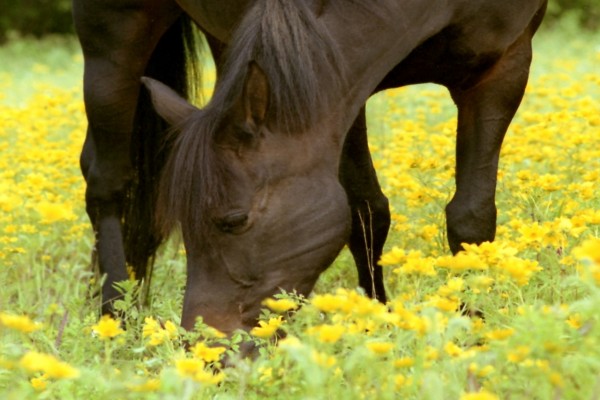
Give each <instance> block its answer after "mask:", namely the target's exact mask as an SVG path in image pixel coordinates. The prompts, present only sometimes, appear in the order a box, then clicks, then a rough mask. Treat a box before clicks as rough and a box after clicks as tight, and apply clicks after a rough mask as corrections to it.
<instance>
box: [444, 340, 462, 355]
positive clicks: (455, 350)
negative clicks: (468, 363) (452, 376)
mask: <svg viewBox="0 0 600 400" xmlns="http://www.w3.org/2000/svg"><path fill="white" fill-rule="evenodd" d="M444 351H445V352H446V353H447V354H448V355H449V356H450V357H458V356H460V355H461V354H462V353H463V349H461V348H460V347H458V346H457V345H456V344H455V343H453V342H447V343H446V344H445V345H444Z"/></svg>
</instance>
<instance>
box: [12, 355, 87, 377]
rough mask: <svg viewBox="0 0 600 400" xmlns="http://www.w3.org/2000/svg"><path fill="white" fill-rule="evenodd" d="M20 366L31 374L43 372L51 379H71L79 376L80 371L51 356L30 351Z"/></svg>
mask: <svg viewBox="0 0 600 400" xmlns="http://www.w3.org/2000/svg"><path fill="white" fill-rule="evenodd" d="M19 364H20V365H21V367H22V368H24V369H25V370H27V371H29V372H43V373H44V374H46V376H48V377H49V378H54V379H69V378H76V377H78V376H79V371H78V370H77V369H76V368H73V367H72V366H70V365H69V364H67V363H65V362H62V361H60V360H58V359H56V357H54V356H52V355H50V354H44V353H38V352H36V351H30V352H28V353H26V354H25V355H24V356H23V357H21V360H20V361H19Z"/></svg>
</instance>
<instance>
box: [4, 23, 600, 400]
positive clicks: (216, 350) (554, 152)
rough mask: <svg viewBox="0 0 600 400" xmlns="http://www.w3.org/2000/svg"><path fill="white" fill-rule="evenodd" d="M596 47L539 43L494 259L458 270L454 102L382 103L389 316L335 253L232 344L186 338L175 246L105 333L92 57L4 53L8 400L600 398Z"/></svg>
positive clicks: (511, 154) (379, 155)
mask: <svg viewBox="0 0 600 400" xmlns="http://www.w3.org/2000/svg"><path fill="white" fill-rule="evenodd" d="M599 39H600V35H598V34H595V35H593V34H584V35H580V34H579V33H578V32H577V31H565V32H560V33H556V32H543V33H542V34H541V35H540V38H539V39H538V40H537V42H536V47H537V49H538V52H537V54H536V58H535V60H534V67H533V74H532V78H531V80H530V85H529V87H528V89H527V95H526V98H525V100H524V102H523V105H522V107H521V109H520V111H519V113H518V115H517V117H516V119H515V122H514V123H513V125H512V126H511V128H510V131H509V133H508V135H507V139H506V141H505V145H504V147H503V151H502V156H501V166H500V168H501V172H500V175H499V185H498V191H497V205H498V209H499V215H498V234H497V240H496V241H495V242H494V243H484V244H482V245H481V246H467V248H466V251H464V252H462V253H460V254H459V255H458V256H456V257H452V256H450V255H449V254H450V252H449V250H448V247H447V244H446V239H445V226H444V213H443V210H444V206H445V204H446V203H447V202H448V200H449V199H450V198H451V195H452V192H453V187H454V186H453V168H454V140H455V139H454V136H455V135H454V132H455V122H456V121H455V115H454V107H453V105H452V104H451V101H450V100H449V96H448V95H447V93H446V92H445V91H444V90H443V89H440V88H437V87H434V86H423V87H419V88H416V87H415V88H406V89H399V90H394V91H389V92H387V93H384V94H380V95H378V96H376V97H375V98H373V99H372V100H371V101H370V103H369V109H368V112H369V123H370V131H371V145H372V150H373V154H374V157H375V159H376V164H377V169H378V172H379V175H380V178H381V181H382V185H383V187H384V190H385V192H386V194H387V195H388V196H389V198H390V200H391V204H392V211H393V226H392V230H391V232H390V239H389V240H388V244H387V248H386V253H385V254H384V256H383V258H382V260H381V264H382V265H383V266H384V268H385V275H386V285H387V290H388V292H389V294H390V298H391V300H390V302H389V304H388V305H387V306H384V305H382V304H379V303H377V302H374V301H371V300H369V299H368V298H366V297H364V296H363V295H362V294H360V292H359V291H357V290H356V289H355V287H356V282H357V281H356V273H355V271H354V267H353V263H352V261H351V257H350V255H349V253H348V252H343V253H342V254H341V255H340V257H339V259H338V260H337V261H336V263H335V264H334V265H333V266H332V267H331V268H330V269H329V270H328V271H327V272H326V273H325V274H324V275H323V276H322V277H321V279H320V281H319V283H318V285H317V288H316V290H315V294H314V295H313V296H311V297H310V298H308V299H299V298H297V297H295V296H294V295H293V294H287V295H282V296H281V298H278V299H271V300H270V301H267V302H265V311H264V313H263V316H262V321H261V323H260V326H259V327H257V328H256V329H254V330H253V331H252V332H250V333H249V334H248V333H240V334H238V335H236V336H235V337H233V338H230V339H226V338H223V337H222V335H221V334H220V333H219V332H217V331H215V330H213V329H211V328H209V327H206V326H205V325H203V324H201V323H199V324H198V325H197V329H196V331H194V332H183V331H182V330H181V329H180V328H179V327H178V321H179V315H180V309H181V308H180V307H181V300H182V285H183V282H184V265H185V264H184V263H185V262H184V255H183V251H182V249H181V248H180V247H179V244H177V243H171V244H169V245H167V246H165V248H164V249H163V251H162V253H161V256H160V258H159V259H158V262H157V267H156V268H155V278H154V280H153V283H152V287H151V289H150V291H151V293H150V304H148V305H146V306H144V307H138V306H137V305H136V304H137V303H136V299H137V298H138V297H139V293H140V290H139V288H138V287H137V285H136V283H135V282H133V281H130V282H124V283H123V284H122V288H123V290H124V291H125V293H126V297H125V299H124V300H123V301H122V302H120V303H119V307H120V308H121V309H122V310H124V311H126V314H127V318H125V319H124V320H123V321H118V320H113V319H111V318H106V317H105V318H100V317H99V315H98V311H97V310H98V309H99V304H98V298H97V297H95V296H94V293H95V289H96V288H97V284H98V282H99V277H97V276H96V275H95V273H94V271H92V269H91V268H90V265H89V255H90V252H91V247H92V233H91V231H90V228H89V225H88V221H87V217H86V216H85V212H84V204H83V193H84V185H83V180H82V178H81V176H80V173H79V169H78V155H79V151H80V148H81V145H82V141H83V136H84V132H85V118H84V109H83V104H82V96H81V89H80V76H81V69H82V59H81V56H80V55H79V53H78V50H77V46H76V44H75V43H74V41H73V40H71V39H66V40H65V39H48V40H45V41H42V42H30V41H26V40H21V41H18V42H13V43H9V44H8V45H7V46H5V47H4V48H0V60H2V64H0V288H1V289H0V290H1V295H0V397H1V398H8V399H23V398H51V399H53V398H60V399H70V398H73V399H78V398H86V399H105V398H110V397H112V398H119V399H128V398H131V399H138V398H148V399H154V398H156V399H159V398H160V399H192V398H194V399H195V398H197V399H205V398H215V399H241V398H247V399H265V398H274V399H277V398H285V399H323V398H344V399H363V398H371V399H397V398H407V399H410V398H412V399H463V400H467V399H469V400H473V399H505V398H506V399H508V398H511V399H521V398H523V399H551V398H553V399H563V398H564V399H592V398H598V397H600V315H599V312H598V310H600V195H598V190H599V189H600V72H599V71H598V69H597V67H598V65H599V64H600V47H597V46H598V43H600V40H599ZM594 46H596V47H594ZM209 81H210V79H209ZM300 306H301V307H300ZM291 310H296V312H295V313H294V315H293V317H291V318H288V316H289V314H290V311H291ZM277 329H280V330H282V331H284V332H285V333H286V334H287V336H286V337H285V339H281V340H279V341H278V342H276V341H275V340H274V338H273V334H274V332H275V331H276V330H277ZM200 335H201V336H202V337H203V338H204V340H203V341H200V342H197V343H196V344H195V345H193V346H191V347H187V348H186V346H185V345H184V343H185V342H186V341H191V342H192V343H194V339H195V338H197V337H199V336H200ZM242 340H255V341H257V342H258V343H260V344H261V345H262V347H261V350H260V356H259V357H258V358H257V359H256V360H254V361H250V360H236V357H235V354H230V357H231V359H232V360H233V362H234V363H235V364H236V366H235V367H233V368H218V367H219V365H218V361H217V360H219V358H220V357H221V355H222V353H223V352H226V351H229V350H226V349H227V348H231V347H232V348H234V349H235V348H236V346H237V345H238V344H239V343H240V342H241V341H242Z"/></svg>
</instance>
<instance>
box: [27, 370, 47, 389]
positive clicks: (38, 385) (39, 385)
mask: <svg viewBox="0 0 600 400" xmlns="http://www.w3.org/2000/svg"><path fill="white" fill-rule="evenodd" d="M47 377H48V376H47V375H46V374H44V375H42V376H39V377H37V378H31V379H30V380H29V382H30V383H31V386H32V387H33V388H34V389H35V390H37V391H38V392H42V391H44V390H46V387H47V386H48V381H47V380H46V379H47Z"/></svg>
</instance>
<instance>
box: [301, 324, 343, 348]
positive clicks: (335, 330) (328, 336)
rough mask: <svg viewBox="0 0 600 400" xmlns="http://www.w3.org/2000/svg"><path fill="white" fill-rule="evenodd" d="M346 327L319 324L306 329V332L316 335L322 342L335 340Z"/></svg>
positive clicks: (333, 341)
mask: <svg viewBox="0 0 600 400" xmlns="http://www.w3.org/2000/svg"><path fill="white" fill-rule="evenodd" d="M345 330H346V329H345V328H344V326H343V325H327V324H325V325H319V326H313V327H310V328H309V329H308V333H310V334H316V335H318V338H319V340H320V341H321V342H323V343H335V342H337V341H338V340H339V339H340V338H341V337H342V335H343V334H344V331H345Z"/></svg>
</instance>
